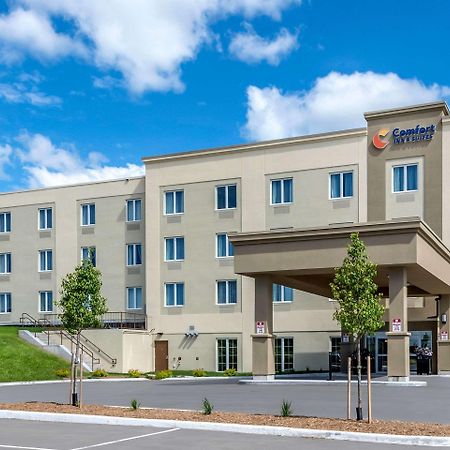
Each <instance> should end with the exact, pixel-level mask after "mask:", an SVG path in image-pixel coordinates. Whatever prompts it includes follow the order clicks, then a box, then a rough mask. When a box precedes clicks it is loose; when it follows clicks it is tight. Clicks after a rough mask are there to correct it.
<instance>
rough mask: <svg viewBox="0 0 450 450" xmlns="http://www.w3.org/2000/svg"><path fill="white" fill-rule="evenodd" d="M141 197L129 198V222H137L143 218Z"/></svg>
mask: <svg viewBox="0 0 450 450" xmlns="http://www.w3.org/2000/svg"><path fill="white" fill-rule="evenodd" d="M141 205H142V202H141V199H140V198H138V199H133V200H127V222H137V221H139V220H141V218H142V208H141Z"/></svg>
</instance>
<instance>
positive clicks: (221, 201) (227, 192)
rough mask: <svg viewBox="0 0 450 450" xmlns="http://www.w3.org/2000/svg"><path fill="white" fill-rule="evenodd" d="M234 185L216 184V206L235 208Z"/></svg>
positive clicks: (218, 207)
mask: <svg viewBox="0 0 450 450" xmlns="http://www.w3.org/2000/svg"><path fill="white" fill-rule="evenodd" d="M236 204H237V199H236V185H235V184H228V185H226V186H216V208H217V209H233V208H236Z"/></svg>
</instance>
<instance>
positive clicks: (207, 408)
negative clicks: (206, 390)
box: [202, 397, 214, 416]
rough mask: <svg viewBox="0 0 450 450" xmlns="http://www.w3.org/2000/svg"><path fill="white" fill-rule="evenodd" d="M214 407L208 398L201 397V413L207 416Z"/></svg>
mask: <svg viewBox="0 0 450 450" xmlns="http://www.w3.org/2000/svg"><path fill="white" fill-rule="evenodd" d="M213 409H214V405H212V404H211V403H210V402H209V400H208V399H207V398H206V397H205V398H204V399H203V410H202V414H204V415H205V416H209V415H210V414H211V413H212V411H213Z"/></svg>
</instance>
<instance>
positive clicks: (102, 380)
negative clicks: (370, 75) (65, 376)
mask: <svg viewBox="0 0 450 450" xmlns="http://www.w3.org/2000/svg"><path fill="white" fill-rule="evenodd" d="M123 381H133V382H134V381H150V380H148V379H147V378H106V379H105V378H95V379H90V378H83V383H117V382H123ZM60 383H70V380H42V381H12V382H10V383H0V387H9V386H33V385H39V384H60Z"/></svg>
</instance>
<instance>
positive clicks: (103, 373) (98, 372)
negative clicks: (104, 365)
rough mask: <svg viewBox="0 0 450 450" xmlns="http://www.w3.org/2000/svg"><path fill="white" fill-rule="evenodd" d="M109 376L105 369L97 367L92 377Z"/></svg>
mask: <svg viewBox="0 0 450 450" xmlns="http://www.w3.org/2000/svg"><path fill="white" fill-rule="evenodd" d="M107 376H108V372H107V371H106V370H103V369H96V370H94V371H93V372H92V373H91V378H104V377H107Z"/></svg>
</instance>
